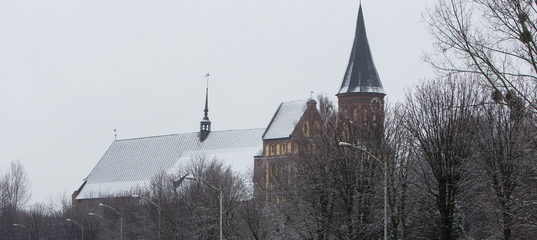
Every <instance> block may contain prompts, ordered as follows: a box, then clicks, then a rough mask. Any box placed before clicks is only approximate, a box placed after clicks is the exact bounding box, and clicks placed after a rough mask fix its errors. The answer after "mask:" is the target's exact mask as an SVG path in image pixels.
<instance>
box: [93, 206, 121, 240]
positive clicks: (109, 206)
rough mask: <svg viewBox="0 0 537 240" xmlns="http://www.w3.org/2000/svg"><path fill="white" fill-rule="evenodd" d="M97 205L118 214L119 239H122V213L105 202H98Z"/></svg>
mask: <svg viewBox="0 0 537 240" xmlns="http://www.w3.org/2000/svg"><path fill="white" fill-rule="evenodd" d="M99 206H101V207H105V208H110V209H111V210H112V211H114V212H116V213H117V214H119V221H120V225H119V239H120V240H121V239H123V214H121V213H120V212H118V211H116V209H114V208H112V207H110V206H108V205H106V204H102V203H99Z"/></svg>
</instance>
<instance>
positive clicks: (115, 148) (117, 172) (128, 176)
mask: <svg viewBox="0 0 537 240" xmlns="http://www.w3.org/2000/svg"><path fill="white" fill-rule="evenodd" d="M264 130H265V129H262V128H260V129H247V130H232V131H213V132H211V133H210V134H209V136H208V137H207V139H205V141H203V142H200V140H199V133H198V132H194V133H183V134H173V135H164V136H155V137H145V138H134V139H125V140H117V141H114V142H113V143H112V145H111V146H110V148H108V150H107V151H106V153H105V154H104V156H103V157H102V158H101V160H100V161H99V162H98V163H97V165H96V166H95V168H94V169H93V170H92V171H91V173H90V174H89V175H88V177H87V178H86V182H85V183H84V185H83V187H81V188H82V189H81V190H80V192H79V194H78V196H77V197H76V199H77V200H80V199H88V198H102V197H108V196H110V195H115V194H121V193H124V192H126V191H129V190H132V189H133V188H136V187H145V186H149V184H150V182H151V178H153V177H154V176H155V175H156V174H159V173H161V172H163V171H166V172H171V171H173V170H174V169H177V168H178V167H180V166H181V165H183V164H185V163H188V162H189V161H190V160H191V159H193V158H196V157H206V158H207V159H214V158H217V159H218V160H221V161H223V162H224V164H225V165H227V166H230V167H231V169H232V170H233V171H235V172H240V173H246V172H247V171H248V169H249V168H251V167H253V162H254V161H253V158H254V156H255V155H257V154H259V152H260V151H261V150H262V149H263V142H262V140H261V136H262V134H263V132H264Z"/></svg>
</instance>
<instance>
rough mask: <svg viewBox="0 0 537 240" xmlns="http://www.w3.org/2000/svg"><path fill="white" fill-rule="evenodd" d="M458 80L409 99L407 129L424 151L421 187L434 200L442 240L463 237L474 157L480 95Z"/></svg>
mask: <svg viewBox="0 0 537 240" xmlns="http://www.w3.org/2000/svg"><path fill="white" fill-rule="evenodd" d="M470 82H471V81H469V80H466V79H461V78H458V77H453V78H447V79H438V80H433V81H428V82H423V83H422V84H421V85H420V86H418V87H416V88H415V89H414V90H413V92H410V93H408V94H407V99H406V102H405V105H404V108H405V109H406V113H405V114H404V116H403V117H404V126H405V128H406V129H407V130H408V131H409V132H410V134H411V136H412V138H413V139H414V140H415V144H416V146H417V147H418V150H419V152H417V154H418V155H417V157H418V158H419V161H420V165H419V168H418V169H417V172H418V175H417V176H419V180H420V182H419V183H420V184H421V186H422V188H423V191H425V193H426V194H428V195H429V196H433V197H434V200H435V202H436V209H437V211H438V212H439V225H438V227H439V230H440V238H441V239H446V240H447V239H455V238H456V237H457V234H456V232H457V226H455V223H456V218H455V216H456V212H457V206H456V205H457V202H458V201H459V200H460V199H459V195H460V194H461V192H460V190H461V189H460V188H459V187H460V184H461V183H462V182H464V178H465V175H464V169H463V166H464V161H465V160H466V159H468V158H469V157H471V156H472V139H473V136H474V135H475V132H476V128H475V126H476V125H475V124H476V117H475V116H474V114H475V110H474V109H473V108H474V107H475V106H476V105H478V104H479V103H480V102H479V98H478V96H479V91H477V89H476V88H475V87H473V86H475V85H471V84H469V83H470Z"/></svg>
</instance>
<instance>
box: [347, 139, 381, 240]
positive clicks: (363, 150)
mask: <svg viewBox="0 0 537 240" xmlns="http://www.w3.org/2000/svg"><path fill="white" fill-rule="evenodd" d="M339 146H342V147H351V148H355V149H358V150H360V151H362V152H365V153H367V154H368V155H369V156H371V157H373V158H374V159H375V160H377V161H378V162H379V163H380V164H382V165H383V166H384V240H386V239H388V211H387V208H388V168H387V162H386V161H385V162H382V161H380V160H379V159H378V158H377V157H375V155H373V154H371V153H370V152H368V151H366V150H365V149H363V148H361V147H358V146H356V145H353V144H350V143H346V142H339Z"/></svg>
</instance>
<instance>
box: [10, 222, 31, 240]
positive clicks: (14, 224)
mask: <svg viewBox="0 0 537 240" xmlns="http://www.w3.org/2000/svg"><path fill="white" fill-rule="evenodd" d="M13 226H15V227H23V228H24V229H26V231H27V232H28V240H30V229H28V228H27V227H26V226H24V225H22V224H17V223H13Z"/></svg>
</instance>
